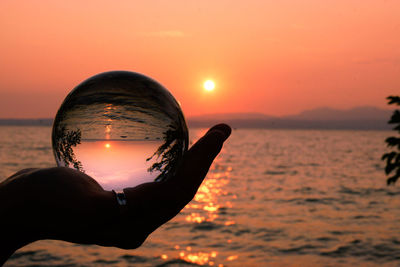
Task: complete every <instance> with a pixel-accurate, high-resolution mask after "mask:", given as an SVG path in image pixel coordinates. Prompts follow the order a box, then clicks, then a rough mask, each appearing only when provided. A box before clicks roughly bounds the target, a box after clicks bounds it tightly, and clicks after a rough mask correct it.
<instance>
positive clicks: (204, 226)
mask: <svg viewBox="0 0 400 267" xmlns="http://www.w3.org/2000/svg"><path fill="white" fill-rule="evenodd" d="M205 131H206V129H191V130H190V143H191V144H193V143H194V142H195V141H196V140H197V139H198V138H199V137H200V136H202V135H203V134H204V133H205ZM394 134H395V133H394V132H390V131H361V130H359V131H350V130H277V129H274V130H268V129H234V130H233V132H232V135H231V137H230V138H229V140H228V141H227V142H226V143H225V145H224V147H223V149H222V151H221V153H220V154H219V156H218V157H217V159H216V160H215V161H214V163H213V165H212V167H211V169H210V171H209V173H208V175H207V177H206V179H205V180H204V182H203V184H202V185H201V187H200V188H199V190H198V193H197V194H196V196H195V198H194V199H193V200H192V201H191V202H190V203H189V204H188V205H187V206H186V207H185V208H184V209H183V210H182V211H181V213H180V214H178V215H177V216H176V217H175V218H173V219H172V220H171V221H169V222H168V223H166V224H165V225H163V226H162V227H160V228H159V229H158V230H156V231H155V232H154V233H153V234H152V235H151V236H150V237H149V238H148V239H147V240H146V241H145V243H144V244H143V245H142V246H141V247H140V248H138V249H135V250H123V249H118V248H108V247H100V246H96V245H79V244H72V243H67V242H61V241H55V240H42V241H38V242H35V243H32V244H30V245H28V246H26V247H24V248H21V249H20V250H18V251H17V252H16V253H15V254H14V255H13V256H12V257H11V258H10V259H9V260H8V261H7V262H6V264H5V266H218V267H222V266H240V267H246V266H250V267H251V266H400V228H399V226H400V184H396V185H394V186H387V185H386V179H387V177H386V176H385V174H384V162H382V161H381V156H382V154H383V153H385V152H387V151H388V149H387V147H386V145H385V143H384V140H385V139H386V138H387V137H388V136H391V135H394ZM50 135H51V128H50V127H36V126H29V127H26V126H1V127H0V180H3V179H5V178H6V177H8V176H10V175H12V174H13V173H14V172H16V171H18V170H20V169H23V168H28V167H39V168H45V167H51V166H55V160H54V157H53V152H52V148H51V143H50ZM0 218H1V217H0Z"/></svg>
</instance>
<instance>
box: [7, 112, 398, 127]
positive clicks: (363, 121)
mask: <svg viewBox="0 0 400 267" xmlns="http://www.w3.org/2000/svg"><path fill="white" fill-rule="evenodd" d="M391 114H392V111H391V110H388V109H380V108H377V107H356V108H352V109H347V110H340V109H333V108H328V107H321V108H316V109H312V110H305V111H303V112H301V113H299V114H297V115H290V116H283V117H274V116H269V115H266V114H262V113H220V114H206V115H200V116H193V117H189V118H188V119H187V122H188V124H189V127H205V128H207V127H210V126H212V125H214V124H216V123H220V122H225V123H228V124H230V125H231V126H232V127H234V128H267V129H348V130H352V129H353V130H390V129H391V126H390V125H389V124H388V123H387V122H388V120H389V119H390V117H391ZM52 124H53V120H52V119H0V125H21V126H29V125H31V126H33V125H38V126H51V125H52Z"/></svg>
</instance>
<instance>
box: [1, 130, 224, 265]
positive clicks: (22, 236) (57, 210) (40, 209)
mask: <svg viewBox="0 0 400 267" xmlns="http://www.w3.org/2000/svg"><path fill="white" fill-rule="evenodd" d="M230 133H231V129H230V127H229V126H227V125H225V124H219V125H216V126H214V127H212V128H211V129H210V130H209V131H208V132H207V134H206V135H205V136H203V137H202V138H201V139H200V140H199V141H198V142H197V143H196V144H194V145H193V146H192V147H191V148H190V149H189V151H188V152H187V153H186V154H185V155H184V158H183V161H182V165H181V166H180V168H179V169H178V172H177V174H176V175H175V176H174V177H172V178H170V179H168V180H167V181H164V182H152V183H146V184H142V185H139V186H136V187H134V188H126V189H125V190H124V191H125V194H126V198H127V210H126V212H123V213H121V212H120V210H119V208H120V207H119V205H118V204H117V201H116V198H115V195H114V194H113V192H111V191H105V190H103V188H102V187H101V186H100V185H99V184H98V183H97V182H96V181H95V180H94V179H93V178H91V177H89V176H88V175H86V174H84V173H81V172H78V171H75V170H73V169H69V168H49V169H26V170H22V171H20V172H18V173H16V174H14V175H13V176H11V177H9V178H8V179H7V180H5V181H4V182H2V183H1V184H0V214H1V216H0V218H1V219H0V229H2V230H0V231H1V232H0V238H1V239H0V265H1V263H4V261H5V260H7V258H8V257H9V256H10V255H11V254H12V253H13V252H14V251H15V250H16V249H18V248H20V247H22V246H24V245H26V244H29V243H31V242H33V241H36V240H41V239H56V240H64V241H69V242H74V243H80V244H97V245H102V246H115V247H120V248H125V249H132V248H137V247H139V246H140V245H141V244H142V243H143V242H144V240H145V239H146V238H147V237H148V236H149V234H151V233H152V232H153V231H154V230H155V229H157V228H158V227H159V226H161V225H162V224H164V223H166V222H167V221H169V220H170V219H171V218H173V217H174V216H175V215H177V214H178V213H179V212H180V211H181V210H182V208H183V207H185V205H186V204H187V203H188V202H189V201H191V200H192V199H193V197H194V195H195V194H196V192H197V189H198V187H199V186H200V184H201V183H202V181H203V179H204V177H205V176H206V174H207V172H208V169H209V168H210V165H211V163H212V162H213V160H214V158H215V157H216V156H217V155H218V153H219V152H220V150H221V148H222V145H223V143H224V141H225V140H226V139H227V138H228V137H229V135H230Z"/></svg>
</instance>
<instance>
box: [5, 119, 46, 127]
mask: <svg viewBox="0 0 400 267" xmlns="http://www.w3.org/2000/svg"><path fill="white" fill-rule="evenodd" d="M1 125H7V126H51V125H53V119H49V118H45V119H0V126H1Z"/></svg>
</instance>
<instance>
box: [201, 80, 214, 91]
mask: <svg viewBox="0 0 400 267" xmlns="http://www.w3.org/2000/svg"><path fill="white" fill-rule="evenodd" d="M203 86H204V89H205V90H206V91H212V90H214V88H215V83H214V82H213V81H211V80H207V81H205V82H204V85H203Z"/></svg>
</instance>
